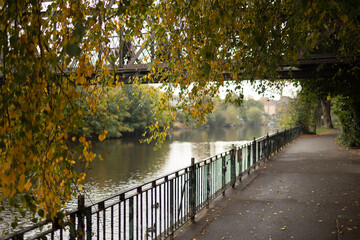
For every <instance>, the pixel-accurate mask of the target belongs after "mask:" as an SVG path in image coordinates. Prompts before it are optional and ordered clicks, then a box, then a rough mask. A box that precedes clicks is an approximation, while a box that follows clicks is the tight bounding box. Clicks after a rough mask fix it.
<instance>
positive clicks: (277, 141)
mask: <svg viewBox="0 0 360 240" xmlns="http://www.w3.org/2000/svg"><path fill="white" fill-rule="evenodd" d="M278 151H279V129H278V130H276V152H278Z"/></svg>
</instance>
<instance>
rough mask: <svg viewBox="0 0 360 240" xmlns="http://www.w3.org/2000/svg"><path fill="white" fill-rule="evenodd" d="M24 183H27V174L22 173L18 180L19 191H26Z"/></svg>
mask: <svg viewBox="0 0 360 240" xmlns="http://www.w3.org/2000/svg"><path fill="white" fill-rule="evenodd" d="M24 185H25V174H22V175H21V176H20V178H19V182H18V190H19V192H22V191H24Z"/></svg>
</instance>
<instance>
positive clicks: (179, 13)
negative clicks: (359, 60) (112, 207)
mask: <svg viewBox="0 0 360 240" xmlns="http://www.w3.org/2000/svg"><path fill="white" fill-rule="evenodd" d="M359 12H360V9H359V3H358V2H357V1H335V0H331V1H322V0H315V1H292V0H290V1H243V0H236V1H233V0H231V1H229V0H224V1H217V0H202V1H178V0H162V1H147V0H135V1H126V0H109V1H100V0H98V1H96V0H94V1H86V0H79V1H68V0H54V1H53V2H44V3H43V2H41V1H40V0H21V1H20V0H15V1H0V31H1V34H0V54H1V57H2V58H1V66H0V72H1V89H0V91H1V94H0V134H1V136H2V137H1V139H0V151H1V152H0V154H1V155H0V164H1V168H0V181H1V183H0V184H1V186H0V187H1V194H0V198H1V199H2V201H5V200H6V201H8V202H9V204H10V206H12V207H16V208H18V209H19V210H20V211H22V209H24V208H27V209H29V210H31V212H33V213H35V212H38V213H39V214H40V215H41V216H44V215H46V216H54V214H55V213H56V212H57V211H58V210H59V209H60V208H61V207H62V206H63V204H64V202H66V201H67V200H69V199H70V198H71V196H72V195H74V194H76V191H77V187H75V186H78V187H79V188H81V185H80V184H81V180H82V179H83V178H84V177H85V175H84V174H82V173H77V172H75V171H74V169H73V165H74V163H75V162H76V161H80V162H84V163H89V162H91V160H92V159H93V158H94V154H93V153H91V152H90V150H89V149H90V142H89V140H87V139H86V138H85V137H84V136H82V137H79V138H77V139H72V140H74V142H76V143H77V144H79V145H80V148H79V149H81V151H80V153H81V154H80V155H76V156H78V157H76V158H75V155H74V153H73V151H72V150H71V149H70V148H69V147H68V141H69V140H70V139H69V133H70V132H72V131H75V129H78V126H79V125H81V124H82V123H81V119H82V114H83V112H82V110H81V108H80V107H79V106H78V105H76V104H74V103H75V102H76V101H79V99H80V100H81V98H84V95H82V94H81V91H79V90H78V88H79V87H80V88H82V89H86V90H88V91H89V92H90V96H91V97H89V98H88V99H85V100H86V101H88V103H89V104H90V106H92V107H91V110H92V111H93V112H94V113H95V112H96V111H97V109H96V104H95V102H96V101H97V95H98V94H99V91H97V90H98V88H97V85H98V84H103V85H110V86H111V84H112V82H113V81H111V82H109V81H108V80H109V79H114V78H113V77H111V71H112V70H114V71H116V68H117V65H118V64H120V63H122V62H123V60H124V59H120V60H119V59H118V58H117V56H118V54H117V53H118V50H114V49H112V46H111V44H110V42H111V41H110V40H111V39H112V37H113V36H114V35H116V34H118V33H119V32H120V33H121V34H122V35H123V36H124V38H125V41H126V42H128V41H130V42H134V41H135V40H138V39H142V42H143V43H144V44H145V43H146V42H152V43H153V46H154V51H153V52H154V54H153V56H152V62H151V66H150V68H149V74H148V76H147V80H148V81H152V80H153V79H155V78H156V79H157V80H159V81H160V82H162V83H163V84H164V86H163V90H164V91H165V94H164V95H163V96H162V98H163V101H160V102H159V104H158V108H157V110H158V112H157V115H159V116H161V115H163V112H164V111H166V112H167V111H169V110H170V113H169V114H168V115H167V117H168V121H167V123H166V124H160V123H159V121H154V124H153V125H151V126H149V128H148V131H149V132H151V133H152V135H150V137H149V139H148V140H149V141H150V140H152V139H158V140H159V141H160V142H161V140H163V139H164V138H165V136H166V130H167V129H168V127H169V125H170V124H171V122H172V121H174V120H176V114H175V113H176V112H178V111H179V110H181V111H182V112H183V113H184V114H185V115H186V118H188V119H193V120H194V121H195V122H197V123H202V122H204V121H205V119H206V118H205V117H206V115H207V114H208V113H210V112H211V111H212V110H213V108H214V104H213V101H212V99H213V98H214V96H216V95H217V94H218V93H219V90H220V87H222V86H227V85H229V84H230V82H229V81H228V80H232V82H231V83H232V84H235V85H236V88H235V92H233V91H228V94H227V96H226V99H227V101H231V102H237V103H240V102H241V100H242V99H241V97H240V98H239V97H237V96H242V93H241V91H242V90H241V89H242V87H241V81H242V80H244V79H247V80H255V79H269V80H270V82H271V83H272V84H278V82H274V81H273V80H275V79H277V78H278V73H277V70H278V68H279V67H281V66H282V64H284V63H287V64H291V65H293V66H296V64H297V63H298V60H297V59H298V56H299V55H301V56H305V57H306V56H307V55H309V54H312V53H314V52H316V50H317V49H319V47H320V46H321V47H322V46H323V45H324V44H323V43H327V42H328V40H329V39H330V38H329V36H332V37H331V39H333V41H334V42H336V44H331V46H332V50H334V52H335V53H336V54H337V55H338V57H346V58H347V59H348V60H349V59H350V60H354V59H355V58H356V57H357V55H358V54H359V44H358V42H359V40H360V39H359V38H360V34H359V30H360V29H359V28H360V24H359ZM144 32H146V33H147V34H143V33H144ZM324 49H325V50H326V48H324ZM163 63H166V64H163ZM120 65H121V64H120ZM357 67H358V66H356V65H354V66H353V68H351V67H350V68H348V69H347V70H348V71H349V74H348V76H351V75H352V73H353V72H356V69H357ZM339 74H341V70H340V72H339ZM348 79H350V77H348ZM355 79H356V78H355ZM354 85H355V86H356V84H354V83H353V86H354ZM263 87H264V86H261V85H260V86H259V89H263ZM175 90H177V91H178V90H179V99H180V101H179V103H178V105H177V106H172V105H169V101H168V100H169V99H171V97H172V94H173V93H174V91H175ZM352 96H353V95H351V97H352ZM352 108H353V110H354V112H355V113H357V114H358V113H359V112H360V111H359V106H358V105H357V102H356V101H354V106H352ZM106 133H107V130H106V131H105V130H104V132H103V133H101V134H100V135H99V139H100V140H104V138H105V135H106ZM44 213H45V214H44Z"/></svg>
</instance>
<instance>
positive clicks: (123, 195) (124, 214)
mask: <svg viewBox="0 0 360 240" xmlns="http://www.w3.org/2000/svg"><path fill="white" fill-rule="evenodd" d="M120 201H121V202H123V226H124V227H123V231H124V232H123V238H124V239H126V201H125V194H124V193H123V194H120Z"/></svg>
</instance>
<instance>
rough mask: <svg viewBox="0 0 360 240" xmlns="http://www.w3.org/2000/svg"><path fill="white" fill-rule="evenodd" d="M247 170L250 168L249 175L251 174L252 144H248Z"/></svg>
mask: <svg viewBox="0 0 360 240" xmlns="http://www.w3.org/2000/svg"><path fill="white" fill-rule="evenodd" d="M246 150H247V170H248V175H250V166H251V164H250V162H251V145H250V144H248V145H247V149H246Z"/></svg>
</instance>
